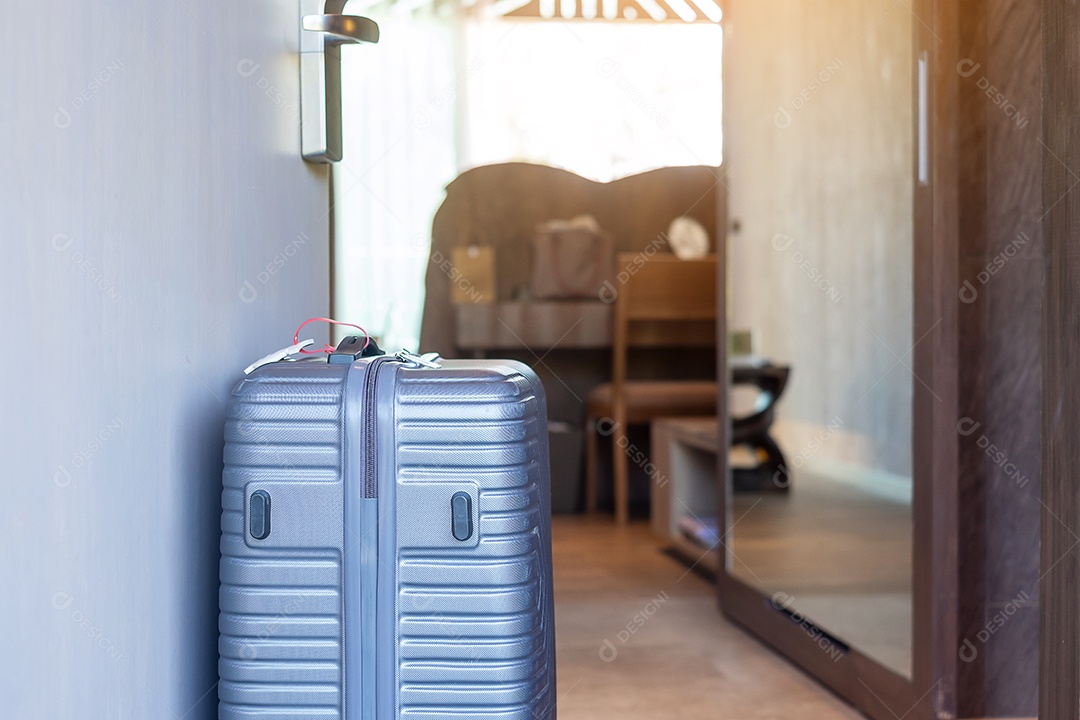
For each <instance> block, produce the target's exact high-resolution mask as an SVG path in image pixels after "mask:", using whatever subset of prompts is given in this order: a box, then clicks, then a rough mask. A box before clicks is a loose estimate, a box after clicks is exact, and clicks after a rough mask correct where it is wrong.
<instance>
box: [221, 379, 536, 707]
mask: <svg viewBox="0 0 1080 720" xmlns="http://www.w3.org/2000/svg"><path fill="white" fill-rule="evenodd" d="M466 365H467V364H465V363H447V367H445V368H443V369H442V370H438V371H432V370H424V369H415V368H413V369H409V368H404V367H402V366H400V365H397V364H395V365H392V366H391V365H387V366H385V367H386V368H388V369H389V368H390V367H393V368H394V371H395V372H396V373H397V382H396V388H397V391H396V397H395V398H394V400H393V414H394V423H393V427H387V428H384V427H382V426H381V425H380V427H379V429H378V431H379V433H380V434H384V433H393V442H392V443H391V444H389V445H386V446H382V445H381V446H382V447H386V448H393V451H394V453H395V457H394V458H393V463H394V467H395V473H396V478H394V480H395V485H394V487H395V490H394V497H395V498H396V496H397V494H400V495H401V496H402V498H408V497H414V498H415V497H421V496H423V492H424V488H428V489H429V491H430V488H432V487H435V488H437V491H436V494H435V497H436V500H437V504H436V505H435V506H431V508H429V509H428V511H427V512H417V511H416V509H415V508H413V507H410V506H409V504H408V502H407V501H405V500H403V501H402V502H401V503H399V504H398V505H397V506H396V507H392V508H385V509H384V508H383V507H382V504H383V503H384V502H385V503H390V502H392V500H391V499H390V498H388V497H380V498H379V502H380V508H379V510H380V514H383V513H386V512H390V513H393V512H396V513H397V518H398V522H397V526H398V527H399V528H402V527H404V520H405V519H408V520H411V521H414V522H413V525H412V526H411V529H410V530H409V531H408V532H410V533H412V534H411V535H409V538H410V539H409V540H408V542H404V543H403V542H398V543H397V545H396V547H386V546H385V544H380V547H379V565H380V566H382V567H384V568H389V569H390V570H389V572H390V573H391V576H392V577H393V582H394V583H395V584H394V585H391V586H389V587H392V588H393V589H394V591H393V592H392V593H391V594H390V595H389V596H388V597H392V598H393V599H394V600H393V601H394V604H395V607H393V610H392V612H391V613H390V614H389V616H388V617H392V618H394V619H395V620H396V623H395V635H394V647H393V648H380V649H379V652H378V656H379V663H380V667H381V668H383V669H382V670H380V676H381V677H385V675H384V673H385V672H386V670H387V669H391V670H392V672H393V680H394V683H393V685H392V686H391V685H390V684H388V685H386V686H385V687H386V689H387V691H389V689H390V688H391V687H393V689H394V692H395V697H394V698H393V700H392V704H393V707H395V708H396V714H397V717H399V718H407V719H408V720H553V719H554V717H555V713H554V704H555V695H554V691H555V688H554V626H553V615H552V598H551V578H550V568H551V554H550V553H551V549H550V548H551V539H550V497H549V494H550V489H549V486H548V480H547V474H548V469H547V462H548V459H547V436H546V425H545V413H546V409H545V407H544V400H543V393H542V390H541V389H540V387H539V384H538V383H537V382H536V381H535V378H534V376H533V379H532V380H530V379H529V377H526V374H529V375H530V376H531V374H530V373H528V370H527V369H525V368H523V367H521V366H511V365H507V364H499V363H489V364H486V365H485V366H483V367H481V366H479V365H477V364H475V363H474V364H468V366H466ZM348 368H349V366H348V365H327V364H320V363H317V362H304V363H277V364H275V365H273V366H269V367H267V368H263V369H261V370H260V371H257V372H256V373H254V374H253V376H252V377H251V378H249V379H247V380H245V381H244V382H241V383H240V384H239V385H238V386H237V388H236V389H235V390H234V391H233V397H232V401H231V403H230V406H229V411H228V417H227V424H226V448H225V474H224V485H225V487H224V493H223V496H222V503H223V512H222V544H221V553H222V561H221V596H220V603H221V615H220V621H219V624H220V632H221V639H220V655H221V658H220V662H219V671H220V675H221V683H220V687H219V699H220V705H219V717H220V718H221V720H255V719H256V718H257V719H258V720H286V719H288V720H300V719H301V718H302V719H303V720H331V719H333V720H345V718H344V706H345V702H346V700H348V701H349V702H350V704H351V702H352V693H353V692H355V691H356V690H349V693H350V695H349V697H348V698H346V695H345V691H346V688H345V686H344V685H343V678H344V677H345V674H344V669H345V663H344V662H343V655H342V653H343V642H342V638H343V635H342V628H343V624H344V611H343V598H342V587H343V577H344V575H343V565H342V537H343V532H344V528H343V518H342V516H341V512H342V508H341V503H342V502H344V500H343V499H340V500H338V501H337V504H336V505H335V504H333V503H332V502H330V501H329V500H328V499H327V498H329V499H330V500H333V496H332V495H326V494H325V493H324V495H323V500H322V501H321V504H320V503H319V502H316V503H315V506H316V509H315V510H312V511H311V513H312V515H311V516H310V517H308V518H307V520H306V522H308V523H309V525H308V526H306V527H304V528H301V529H300V530H297V529H296V528H290V527H286V526H283V524H284V523H287V522H290V516H288V514H287V512H286V511H284V510H283V511H280V512H279V510H278V507H279V506H278V505H277V504H275V505H273V508H274V512H273V513H272V518H273V524H272V530H271V533H270V535H269V538H268V541H274V542H276V543H277V546H274V547H270V546H268V545H267V544H266V543H263V544H261V545H260V544H259V542H258V541H252V542H248V541H246V532H247V529H248V528H247V527H246V526H245V522H246V521H245V502H246V497H245V489H250V488H248V487H247V486H248V485H249V484H251V483H255V484H256V485H257V486H260V487H261V486H263V485H265V484H267V483H276V485H274V486H273V488H272V490H273V491H272V492H271V493H270V494H271V495H272V496H273V497H274V498H275V501H276V499H277V498H280V497H284V498H285V499H283V500H282V501H281V503H282V505H283V506H284V507H286V508H289V507H294V508H295V507H298V506H301V505H303V506H305V507H306V505H307V504H306V498H307V495H306V494H302V495H298V496H296V497H293V498H292V499H291V500H290V499H289V496H288V492H289V488H288V487H286V484H294V485H295V486H296V487H299V488H302V489H303V490H304V492H306V491H307V489H308V488H315V487H318V488H322V489H323V490H325V489H326V488H328V487H331V486H332V487H336V488H338V489H339V491H340V488H341V487H342V485H343V477H342V472H343V471H342V448H343V442H344V439H343V438H344V431H343V419H344V412H343V408H342V398H343V394H344V391H345V378H346V374H347V373H348ZM534 383H535V384H534ZM350 392H351V391H350ZM380 402H383V401H380ZM384 437H385V435H384ZM380 444H381V443H380ZM385 481H387V480H386V479H385V478H381V479H380V483H381V482H385ZM350 482H353V481H350ZM304 483H307V485H305V484H304ZM316 483H317V484H318V485H316ZM459 487H460V488H474V489H475V497H474V498H473V502H475V504H476V507H475V511H476V520H477V522H476V528H475V535H474V538H473V539H472V540H471V541H470V542H468V543H465V542H462V543H458V542H456V541H454V540H452V539H451V540H450V542H446V541H444V540H439V539H438V538H439V537H442V536H443V535H445V534H447V533H448V528H449V520H450V518H449V497H450V493H451V492H452V491H454V490H456V489H457V488H459ZM438 488H450V489H449V490H446V491H445V492H446V494H445V498H446V506H445V514H443V515H440V514H439V511H437V510H439V509H441V508H442V507H443V505H442V503H443V500H441V499H439V498H442V497H443V495H442V494H441V493H443V490H441V489H438ZM417 491H419V493H420V494H419V495H418V494H416V493H417ZM297 498H300V499H302V500H304V501H305V502H297ZM289 502H291V503H292V505H288V503H289ZM432 508H435V509H434V510H433V509H432ZM282 513H285V515H284V517H282ZM429 516H431V517H430V528H429V523H428V519H429ZM417 518H419V519H420V521H421V522H420V523H419V524H417V523H416V522H415V521H416V520H417ZM328 528H333V529H334V531H335V532H332V531H330V530H328ZM417 528H419V529H417ZM290 532H292V533H293V535H292V536H290V535H289V533H290ZM440 533H441V534H442V535H440ZM309 536H315V537H320V538H322V546H318V547H316V546H309V547H302V545H304V543H305V542H306V540H305V539H306V538H307V537H309ZM283 538H284V539H283ZM290 539H292V540H295V542H293V545H292V546H288V541H289V540H290ZM253 545H256V546H253ZM380 578H382V575H381V574H380ZM386 580H387V579H386V578H383V579H382V580H380V582H384V581H386ZM380 612H382V611H380ZM384 661H385V662H386V663H387V665H382V663H383V662H384ZM387 683H389V679H387ZM357 690H358V688H357ZM380 692H383V691H382V690H380ZM381 702H382V701H380V703H381ZM349 714H350V716H352V715H353V711H350V713H349ZM357 717H358V716H357ZM379 720H387V719H384V718H379Z"/></svg>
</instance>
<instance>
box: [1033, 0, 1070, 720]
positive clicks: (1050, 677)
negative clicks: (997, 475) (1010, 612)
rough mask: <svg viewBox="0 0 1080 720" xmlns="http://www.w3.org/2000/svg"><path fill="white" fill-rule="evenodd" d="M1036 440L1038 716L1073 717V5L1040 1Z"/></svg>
mask: <svg viewBox="0 0 1080 720" xmlns="http://www.w3.org/2000/svg"><path fill="white" fill-rule="evenodd" d="M1042 7H1043V61H1044V65H1043V67H1044V72H1043V142H1044V145H1045V150H1044V158H1045V159H1044V162H1043V202H1044V206H1045V207H1046V208H1048V209H1047V212H1046V215H1045V217H1044V218H1043V231H1044V239H1045V243H1046V257H1045V260H1046V266H1045V267H1046V284H1045V286H1044V294H1043V326H1042V357H1043V398H1044V402H1043V421H1042V432H1043V446H1042V483H1043V484H1042V499H1043V510H1042V528H1041V541H1042V542H1041V549H1040V554H1041V566H1042V570H1041V572H1042V578H1041V581H1040V588H1039V592H1040V614H1039V621H1040V651H1039V652H1040V666H1041V667H1042V668H1043V672H1041V673H1040V676H1039V717H1041V718H1043V720H1077V718H1078V717H1080V599H1078V597H1077V588H1076V581H1077V578H1080V546H1078V545H1077V543H1078V541H1077V535H1078V534H1080V491H1078V488H1077V481H1076V474H1077V469H1078V468H1080V442H1077V440H1076V433H1077V431H1078V429H1080V353H1078V352H1077V351H1076V350H1075V347H1076V343H1077V338H1080V188H1076V187H1075V186H1076V184H1077V182H1078V177H1077V172H1078V170H1080V95H1078V93H1077V86H1078V82H1080V56H1078V55H1077V52H1076V38H1077V33H1078V32H1080V9H1078V8H1077V6H1076V4H1075V3H1074V2H1070V1H1069V0H1044V2H1043V6H1042Z"/></svg>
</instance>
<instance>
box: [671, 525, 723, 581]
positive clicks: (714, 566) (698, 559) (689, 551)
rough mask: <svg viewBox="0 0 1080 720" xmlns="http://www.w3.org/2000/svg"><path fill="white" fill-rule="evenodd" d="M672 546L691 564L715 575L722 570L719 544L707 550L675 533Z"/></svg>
mask: <svg viewBox="0 0 1080 720" xmlns="http://www.w3.org/2000/svg"><path fill="white" fill-rule="evenodd" d="M670 542H671V548H672V549H673V550H674V551H675V552H677V553H678V554H679V555H681V556H682V557H683V558H684V559H685V560H687V561H688V563H689V564H690V565H691V566H694V567H701V568H704V569H706V570H708V571H709V572H711V573H712V574H713V575H717V574H719V572H720V550H719V546H717V547H715V548H713V549H711V550H706V549H705V548H703V547H701V546H700V545H698V544H697V543H695V542H692V541H690V540H687V539H686V538H685V537H683V536H682V535H673V536H672V537H671V538H670Z"/></svg>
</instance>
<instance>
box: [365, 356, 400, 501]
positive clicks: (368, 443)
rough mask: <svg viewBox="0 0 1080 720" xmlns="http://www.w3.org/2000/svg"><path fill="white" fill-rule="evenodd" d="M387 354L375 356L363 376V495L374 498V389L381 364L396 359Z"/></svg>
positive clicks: (376, 415)
mask: <svg viewBox="0 0 1080 720" xmlns="http://www.w3.org/2000/svg"><path fill="white" fill-rule="evenodd" d="M396 359H397V358H395V357H391V356H389V355H383V356H381V357H377V358H375V359H374V360H372V361H371V362H370V363H368V368H367V373H366V375H365V378H364V430H363V433H364V438H363V439H364V443H363V444H364V497H365V498H376V497H378V496H379V482H378V480H379V479H378V466H377V465H376V463H375V450H376V438H375V429H376V427H377V426H378V423H379V412H378V408H377V407H376V401H375V391H376V389H377V386H378V381H379V369H380V368H382V366H383V365H385V364H386V363H388V362H390V361H391V360H396Z"/></svg>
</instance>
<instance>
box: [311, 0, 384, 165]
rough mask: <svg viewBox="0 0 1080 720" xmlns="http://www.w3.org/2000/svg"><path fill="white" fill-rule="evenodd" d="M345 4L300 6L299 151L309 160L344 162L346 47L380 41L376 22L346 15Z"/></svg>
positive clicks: (315, 1) (319, 1)
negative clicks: (343, 67) (343, 69)
mask: <svg viewBox="0 0 1080 720" xmlns="http://www.w3.org/2000/svg"><path fill="white" fill-rule="evenodd" d="M345 2H346V0H301V2H300V27H301V30H300V123H301V131H300V136H301V137H300V140H301V147H300V151H301V153H302V154H303V156H304V159H305V160H307V161H308V162H317V163H332V162H337V161H338V160H341V54H340V49H341V46H342V45H346V44H353V43H377V42H379V26H378V25H377V24H376V23H375V21H373V20H369V19H368V18H365V17H358V16H355V15H342V14H341V11H342V10H343V9H344V8H345Z"/></svg>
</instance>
